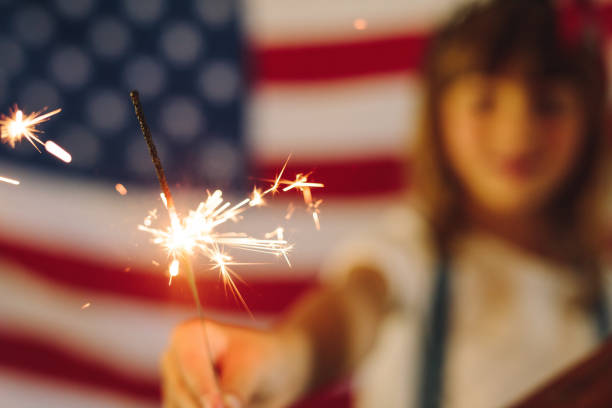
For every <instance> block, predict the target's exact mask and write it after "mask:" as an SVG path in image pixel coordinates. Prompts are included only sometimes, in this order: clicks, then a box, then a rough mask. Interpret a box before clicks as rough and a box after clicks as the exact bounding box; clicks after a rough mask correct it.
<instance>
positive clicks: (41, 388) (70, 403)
mask: <svg viewBox="0 0 612 408" xmlns="http://www.w3.org/2000/svg"><path fill="white" fill-rule="evenodd" d="M0 401H2V406H4V407H19V408H40V407H45V408H83V407H87V408H153V407H155V406H157V404H155V403H152V402H146V401H140V400H137V399H134V398H129V397H126V396H123V395H118V394H114V393H111V392H107V391H102V390H97V389H95V388H91V387H83V386H77V385H75V384H71V383H65V382H61V381H54V380H50V379H42V378H38V377H33V376H28V375H24V374H19V373H16V372H12V371H9V370H5V369H0Z"/></svg>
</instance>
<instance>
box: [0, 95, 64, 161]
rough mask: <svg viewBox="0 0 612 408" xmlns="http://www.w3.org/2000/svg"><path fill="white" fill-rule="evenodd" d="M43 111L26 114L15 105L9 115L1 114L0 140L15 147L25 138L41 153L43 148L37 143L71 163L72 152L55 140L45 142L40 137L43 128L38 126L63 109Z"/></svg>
mask: <svg viewBox="0 0 612 408" xmlns="http://www.w3.org/2000/svg"><path fill="white" fill-rule="evenodd" d="M43 111H44V110H41V111H38V112H33V113H30V114H29V115H24V113H23V111H21V110H20V109H19V108H18V107H17V105H15V107H14V108H13V109H11V110H10V114H9V116H6V115H4V114H0V140H1V141H2V142H3V143H8V145H9V146H11V147H12V148H14V147H15V144H16V143H17V142H21V141H22V140H23V139H24V138H25V139H26V140H27V141H28V142H30V143H31V144H32V146H34V148H35V149H36V150H38V152H39V153H41V150H40V148H39V147H38V146H37V143H38V144H39V145H41V146H45V149H46V150H47V152H49V153H50V154H52V155H53V156H55V157H57V158H58V159H60V160H62V161H64V162H66V163H70V162H71V161H72V157H71V156H70V154H69V153H68V152H67V151H66V150H64V149H63V148H62V147H60V146H59V145H57V144H56V143H54V142H51V141H47V142H46V143H45V142H43V141H42V140H41V139H40V138H39V135H40V134H41V133H42V130H40V129H38V128H37V127H36V126H37V125H40V124H41V123H43V122H46V121H48V120H49V118H50V117H51V116H53V115H56V114H58V113H60V112H61V111H62V110H61V109H55V110H53V111H51V112H47V113H43Z"/></svg>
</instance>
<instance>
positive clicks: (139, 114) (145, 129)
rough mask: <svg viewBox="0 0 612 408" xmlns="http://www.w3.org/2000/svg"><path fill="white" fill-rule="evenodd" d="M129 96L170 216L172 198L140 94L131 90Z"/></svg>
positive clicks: (172, 204) (172, 206) (172, 209)
mask: <svg viewBox="0 0 612 408" xmlns="http://www.w3.org/2000/svg"><path fill="white" fill-rule="evenodd" d="M130 98H132V104H133V105H134V110H135V111H136V118H138V123H139V124H140V129H141V130H142V135H143V136H144V139H145V141H146V142H147V147H148V148H149V154H150V155H151V160H153V165H154V166H155V173H156V174H157V179H158V180H159V185H160V187H161V190H162V193H164V196H165V198H166V206H167V207H168V211H169V212H170V216H171V217H172V214H173V213H174V214H176V208H175V207H174V200H173V199H172V193H170V187H169V186H168V180H166V174H165V173H164V168H163V167H162V164H161V160H160V159H159V155H158V154H157V148H156V147H155V143H153V137H152V136H151V129H149V125H148V124H147V121H146V120H145V116H144V111H143V110H142V105H141V104H140V96H139V95H138V91H136V90H133V91H131V92H130Z"/></svg>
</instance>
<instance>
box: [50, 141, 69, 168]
mask: <svg viewBox="0 0 612 408" xmlns="http://www.w3.org/2000/svg"><path fill="white" fill-rule="evenodd" d="M45 150H46V151H47V152H49V153H50V154H52V155H53V156H55V157H57V158H58V159H60V160H61V161H63V162H64V163H70V162H71V161H72V156H71V155H70V153H68V152H67V151H66V150H64V148H63V147H61V146H59V145H58V144H57V143H55V142H53V141H51V140H47V141H46V142H45Z"/></svg>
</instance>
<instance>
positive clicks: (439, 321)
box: [417, 257, 610, 408]
mask: <svg viewBox="0 0 612 408" xmlns="http://www.w3.org/2000/svg"><path fill="white" fill-rule="evenodd" d="M449 269H450V264H449V259H448V257H442V259H440V261H439V263H438V265H437V267H436V276H435V285H434V287H433V293H432V295H433V296H432V301H431V306H430V311H429V325H428V327H427V328H426V331H425V336H424V341H423V355H422V357H423V360H422V361H423V362H422V371H421V372H422V376H421V388H420V390H419V404H418V405H417V406H419V407H422V408H438V407H440V406H441V402H442V394H443V386H444V360H445V349H446V340H447V337H448V330H449V304H450V301H451V298H450V273H449ZM593 317H594V323H595V328H596V329H597V334H598V336H599V338H600V339H601V340H604V339H605V338H606V337H607V336H608V334H609V333H610V315H609V310H608V307H607V302H606V294H605V292H604V291H602V292H601V293H600V296H598V298H597V301H596V302H595V306H594V310H593Z"/></svg>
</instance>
